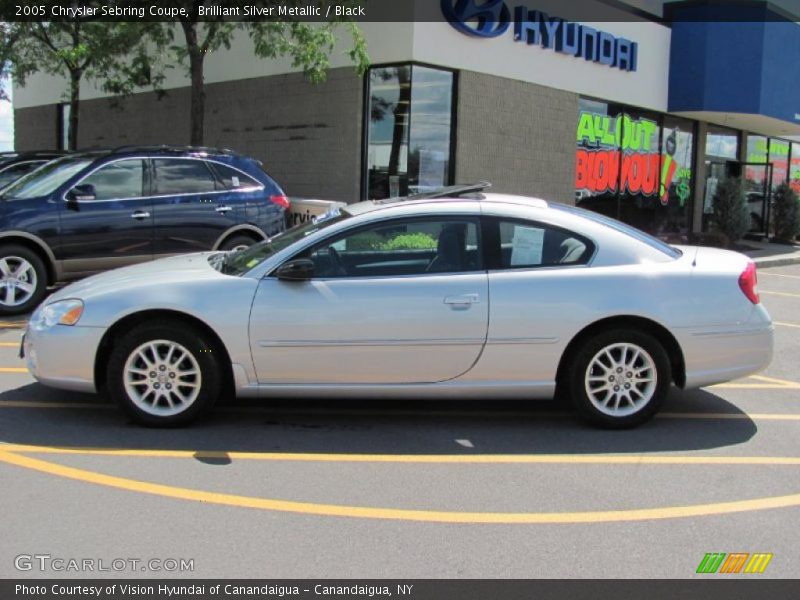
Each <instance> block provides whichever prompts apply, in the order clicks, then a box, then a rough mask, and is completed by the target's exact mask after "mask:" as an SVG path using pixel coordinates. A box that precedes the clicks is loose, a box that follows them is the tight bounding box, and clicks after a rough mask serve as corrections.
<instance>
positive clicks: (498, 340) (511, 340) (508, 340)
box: [486, 337, 559, 346]
mask: <svg viewBox="0 0 800 600" xmlns="http://www.w3.org/2000/svg"><path fill="white" fill-rule="evenodd" d="M558 340H559V338H557V337H494V338H489V339H488V340H487V341H486V343H487V345H493V346H501V345H507V344H509V345H513V344H555V343H556V342H558Z"/></svg>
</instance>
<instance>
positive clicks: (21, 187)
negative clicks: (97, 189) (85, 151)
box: [3, 158, 92, 200]
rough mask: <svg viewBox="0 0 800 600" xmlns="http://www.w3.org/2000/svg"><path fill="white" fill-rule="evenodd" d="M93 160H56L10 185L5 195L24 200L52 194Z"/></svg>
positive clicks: (4, 192)
mask: <svg viewBox="0 0 800 600" xmlns="http://www.w3.org/2000/svg"><path fill="white" fill-rule="evenodd" d="M91 162H92V159H90V158H86V159H74V158H63V159H60V160H54V161H52V162H50V163H48V164H46V165H44V166H43V167H42V168H41V169H37V170H36V171H34V172H33V173H29V174H28V175H26V176H25V177H22V178H21V179H18V180H17V181H15V182H14V183H12V184H11V185H9V186H8V187H7V188H6V189H5V190H3V197H4V198H6V199H15V198H18V199H21V200H22V199H27V198H38V197H40V196H46V195H48V194H52V193H53V192H54V191H56V190H57V189H58V188H59V187H60V186H62V185H63V184H65V183H66V182H67V181H68V180H69V179H70V178H72V177H73V176H75V175H77V174H78V173H80V172H81V171H82V170H83V169H84V168H85V167H87V166H88V165H90V164H91Z"/></svg>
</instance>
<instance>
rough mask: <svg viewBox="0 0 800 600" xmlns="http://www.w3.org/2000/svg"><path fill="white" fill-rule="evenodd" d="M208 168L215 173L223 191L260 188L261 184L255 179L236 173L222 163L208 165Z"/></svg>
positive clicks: (239, 172)
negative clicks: (223, 187) (222, 186)
mask: <svg viewBox="0 0 800 600" xmlns="http://www.w3.org/2000/svg"><path fill="white" fill-rule="evenodd" d="M209 166H210V167H211V168H212V169H214V171H216V173H217V176H218V177H219V179H220V181H222V184H223V185H224V186H225V189H228V190H236V189H249V188H254V187H261V184H260V183H258V182H257V181H256V180H255V179H253V178H252V177H250V176H249V175H245V174H244V173H242V172H241V171H237V170H236V169H234V168H233V167H229V166H228V165H223V164H222V163H209Z"/></svg>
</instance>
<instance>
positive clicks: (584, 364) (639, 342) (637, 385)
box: [565, 329, 672, 429]
mask: <svg viewBox="0 0 800 600" xmlns="http://www.w3.org/2000/svg"><path fill="white" fill-rule="evenodd" d="M619 344H628V345H630V346H635V347H638V348H640V349H642V350H644V353H645V354H642V355H640V358H639V359H637V360H636V362H635V363H634V364H636V365H639V366H642V367H643V366H645V365H646V364H647V363H648V362H649V363H650V364H652V365H653V368H652V369H650V370H651V371H655V381H654V382H653V383H652V384H648V383H643V382H642V380H639V379H635V373H634V371H635V370H636V369H631V371H627V372H626V370H623V372H621V373H617V369H618V368H619V367H618V366H616V365H611V361H610V360H609V359H607V358H603V359H602V360H605V361H607V363H608V365H609V367H611V369H610V370H609V371H603V370H602V369H598V365H597V363H596V362H595V357H596V356H597V355H598V354H599V353H600V352H601V351H603V350H604V349H609V348H610V349H611V355H612V357H615V358H617V359H618V360H622V355H621V347H617V346H616V345H619ZM628 356H629V358H632V356H633V354H632V353H631V354H629V355H628ZM647 357H649V358H650V361H647ZM639 361H641V362H639ZM590 365H594V366H593V367H592V368H593V376H594V377H597V378H599V377H600V376H603V377H606V376H607V377H609V381H608V384H606V382H605V379H604V380H603V381H596V382H593V383H591V384H587V378H588V376H589V373H588V372H589V368H590ZM648 372H649V371H647V370H645V371H643V372H642V375H641V376H642V377H649V375H647V373H648ZM631 373H634V377H631V378H630V379H628V378H627V376H628V375H629V374H631ZM611 377H615V378H616V377H620V378H623V377H625V379H619V380H617V379H615V380H614V381H613V382H612V381H611V379H610V378H611ZM671 379H672V377H671V369H670V362H669V357H668V356H667V353H666V351H665V350H664V347H663V346H662V345H661V343H660V342H659V341H658V340H657V339H656V338H655V337H653V336H652V335H650V334H648V333H644V332H641V331H635V330H631V329H613V330H608V331H604V332H602V333H599V334H597V335H595V336H593V337H591V338H589V339H588V340H586V341H585V342H584V343H583V345H582V346H581V347H580V348H578V350H577V352H576V353H575V354H574V355H573V357H572V359H571V361H570V363H569V366H568V369H567V373H566V379H565V384H566V386H567V389H568V390H569V396H570V398H571V400H572V403H573V405H574V406H575V408H576V410H577V411H578V413H579V414H580V415H581V416H582V417H583V418H584V419H586V420H587V421H589V422H590V423H592V424H593V425H597V426H599V427H603V428H606V429H625V428H629V427H635V426H637V425H641V424H642V423H644V422H646V421H648V420H650V419H651V418H653V416H654V415H655V414H656V412H658V409H659V408H660V407H661V404H662V403H663V402H664V399H665V398H666V396H667V393H668V392H669V388H670V384H671ZM617 384H619V385H617ZM587 385H592V386H599V387H598V388H597V389H598V392H597V393H598V394H599V393H600V387H605V386H606V385H608V386H609V389H608V395H607V396H606V397H607V398H608V397H610V398H612V400H610V402H617V403H618V405H622V404H623V402H624V403H625V406H620V408H619V409H615V408H614V407H612V406H608V407H607V408H606V410H607V411H608V412H604V411H603V410H601V408H600V407H599V406H597V405H596V402H597V403H598V404H603V401H605V398H603V399H600V398H597V397H596V396H595V398H596V399H595V401H594V402H593V401H592V399H590V397H589V393H588V392H587V389H586V388H587ZM626 385H627V386H628V387H627V388H626V387H625V386H626ZM612 386H613V387H612ZM630 388H633V389H634V390H636V393H635V394H634V393H633V391H632V390H631V389H630ZM615 390H619V391H615ZM626 390H627V391H626ZM642 391H644V392H645V393H642ZM619 394H627V397H629V398H634V397H635V396H636V398H635V399H634V400H632V401H628V400H617V398H618V397H619ZM646 396H649V399H646ZM637 400H638V401H640V402H641V405H640V406H636V404H635V401H637ZM609 412H612V413H613V412H619V413H620V414H609Z"/></svg>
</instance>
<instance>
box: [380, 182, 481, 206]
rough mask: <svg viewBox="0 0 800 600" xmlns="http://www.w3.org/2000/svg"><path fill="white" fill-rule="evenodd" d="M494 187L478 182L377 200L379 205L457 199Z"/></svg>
mask: <svg viewBox="0 0 800 600" xmlns="http://www.w3.org/2000/svg"><path fill="white" fill-rule="evenodd" d="M490 187H492V184H491V183H489V182H488V181H478V182H476V183H460V184H458V185H449V186H446V187H441V188H437V189H435V190H431V191H429V192H420V193H418V194H410V195H408V196H401V197H399V198H386V199H385V200H376V201H375V202H377V203H379V204H392V203H393V202H405V201H408V200H433V199H435V198H457V197H458V196H461V195H462V194H469V193H472V192H482V191H483V190H485V189H487V188H490Z"/></svg>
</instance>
